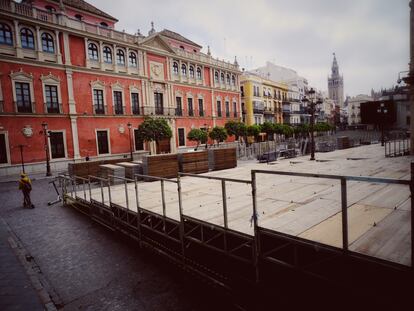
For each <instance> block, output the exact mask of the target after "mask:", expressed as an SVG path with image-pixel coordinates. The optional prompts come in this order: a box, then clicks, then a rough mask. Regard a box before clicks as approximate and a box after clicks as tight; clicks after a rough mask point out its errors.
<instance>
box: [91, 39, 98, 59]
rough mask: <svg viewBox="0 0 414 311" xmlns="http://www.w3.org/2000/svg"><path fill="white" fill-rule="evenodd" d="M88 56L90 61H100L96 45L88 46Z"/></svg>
mask: <svg viewBox="0 0 414 311" xmlns="http://www.w3.org/2000/svg"><path fill="white" fill-rule="evenodd" d="M88 54H89V59H91V60H98V55H99V54H98V47H97V46H96V44H95V43H89V44H88Z"/></svg>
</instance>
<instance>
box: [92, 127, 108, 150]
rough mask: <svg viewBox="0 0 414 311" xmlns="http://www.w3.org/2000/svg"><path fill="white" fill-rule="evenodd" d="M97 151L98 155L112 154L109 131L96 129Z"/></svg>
mask: <svg viewBox="0 0 414 311" xmlns="http://www.w3.org/2000/svg"><path fill="white" fill-rule="evenodd" d="M95 131H96V149H97V152H98V155H103V154H110V153H111V143H110V140H109V129H96V130H95Z"/></svg>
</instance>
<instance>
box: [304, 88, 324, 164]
mask: <svg viewBox="0 0 414 311" xmlns="http://www.w3.org/2000/svg"><path fill="white" fill-rule="evenodd" d="M315 93H316V92H315V90H314V89H313V88H311V89H310V90H309V91H308V95H309V99H308V98H307V97H306V96H305V97H304V98H303V99H302V102H303V103H304V104H305V106H308V109H309V113H310V127H309V130H310V133H311V157H310V160H311V161H314V160H315V137H314V134H313V132H314V126H315V111H316V109H315V106H316V105H319V104H320V103H321V102H320V100H319V99H318V100H316V99H315Z"/></svg>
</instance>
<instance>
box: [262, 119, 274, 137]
mask: <svg viewBox="0 0 414 311" xmlns="http://www.w3.org/2000/svg"><path fill="white" fill-rule="evenodd" d="M260 131H261V132H262V133H266V136H267V137H266V138H267V140H270V137H273V134H274V133H275V127H274V124H273V123H271V122H269V121H265V122H264V123H263V124H261V125H260Z"/></svg>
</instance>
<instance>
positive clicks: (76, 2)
mask: <svg viewBox="0 0 414 311" xmlns="http://www.w3.org/2000/svg"><path fill="white" fill-rule="evenodd" d="M52 1H53V2H57V3H59V2H60V1H59V0H52ZM62 2H63V4H64V5H67V6H71V7H73V8H76V9H79V10H82V11H86V12H89V13H93V14H96V15H99V16H102V17H105V18H108V19H111V20H113V21H118V20H117V19H116V18H115V17H113V16H111V15H109V14H107V13H105V12H103V11H101V10H99V9H98V8H96V7H94V6H93V5H92V4H89V3H87V2H86V1H83V0H62Z"/></svg>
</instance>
